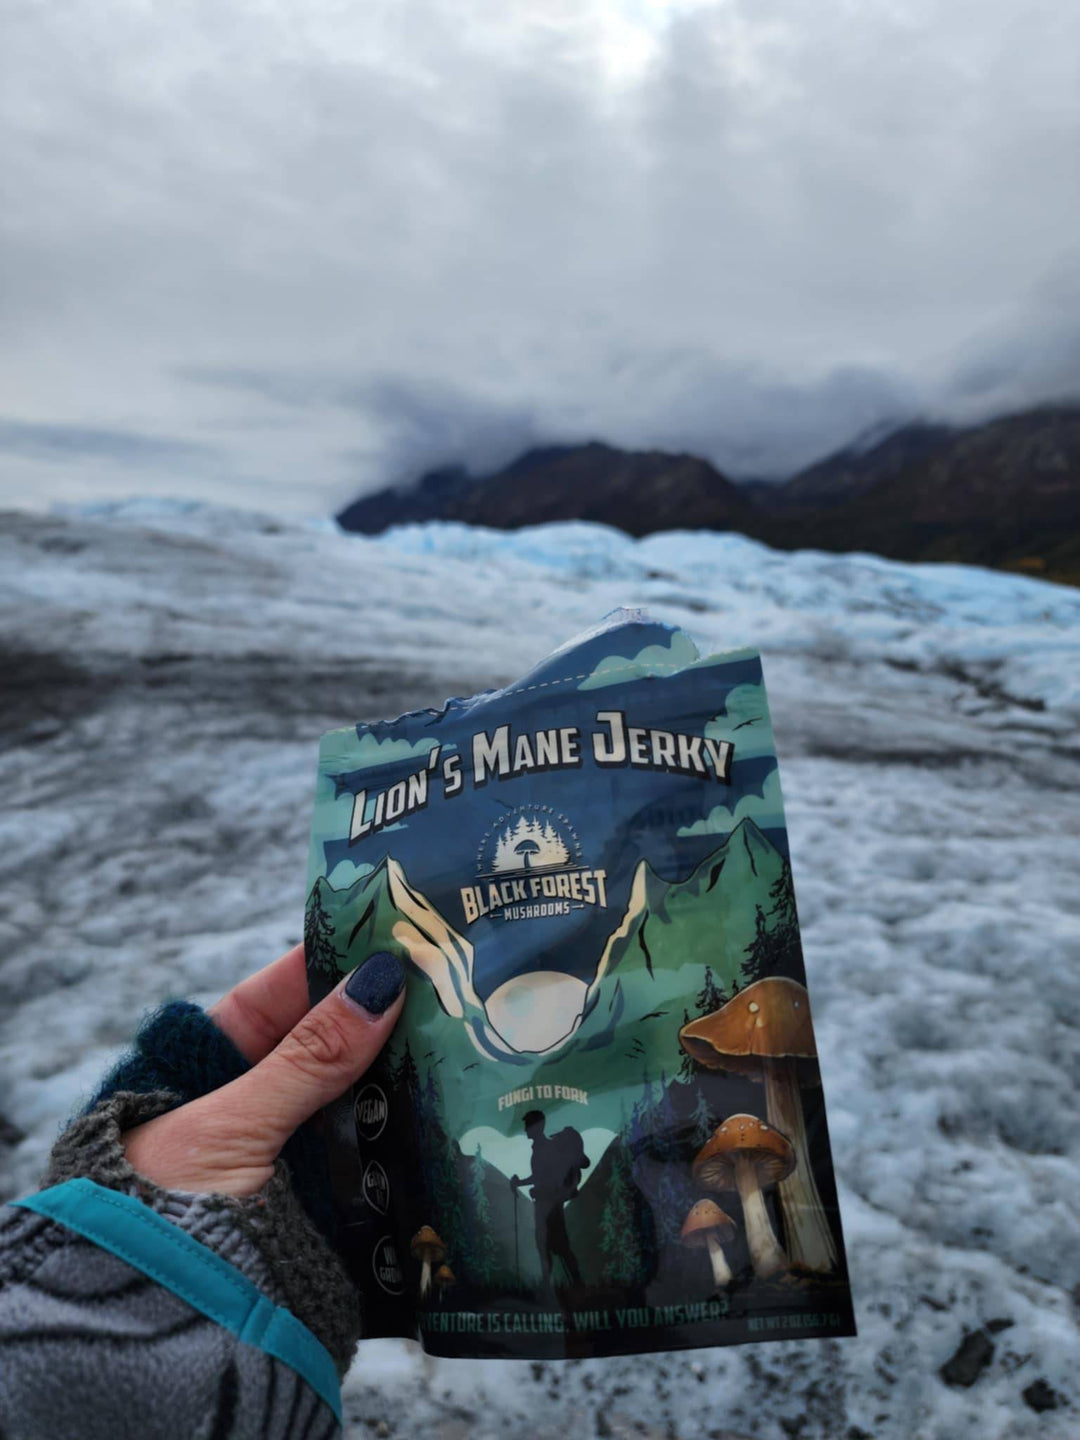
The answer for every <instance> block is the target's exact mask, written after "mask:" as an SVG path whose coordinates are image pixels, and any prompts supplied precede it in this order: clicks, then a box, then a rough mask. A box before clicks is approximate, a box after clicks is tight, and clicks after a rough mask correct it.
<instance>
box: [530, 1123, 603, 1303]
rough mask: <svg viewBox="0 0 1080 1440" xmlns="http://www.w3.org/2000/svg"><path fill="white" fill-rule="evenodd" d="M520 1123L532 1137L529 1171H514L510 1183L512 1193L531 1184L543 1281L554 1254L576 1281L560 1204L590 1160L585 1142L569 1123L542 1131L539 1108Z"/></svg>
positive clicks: (578, 1278)
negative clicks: (552, 1131) (555, 1130)
mask: <svg viewBox="0 0 1080 1440" xmlns="http://www.w3.org/2000/svg"><path fill="white" fill-rule="evenodd" d="M522 1123H523V1124H524V1126H525V1133H526V1135H528V1137H529V1139H530V1140H531V1141H532V1173H531V1174H530V1175H526V1176H525V1178H524V1179H519V1177H518V1176H517V1175H514V1176H513V1177H512V1178H511V1181H510V1187H511V1189H512V1190H513V1191H514V1192H515V1196H516V1192H517V1191H518V1189H520V1188H521V1187H522V1186H525V1185H531V1186H532V1199H533V1219H534V1222H535V1226H536V1248H537V1250H538V1251H539V1252H540V1270H541V1274H542V1277H543V1283H544V1284H545V1285H550V1284H551V1262H552V1260H553V1259H555V1258H558V1259H559V1260H561V1261H562V1263H563V1265H565V1267H566V1270H567V1272H568V1274H569V1276H570V1279H571V1280H572V1281H573V1282H574V1284H575V1285H580V1284H581V1270H580V1269H579V1267H578V1263H577V1258H576V1257H575V1255H574V1252H573V1250H571V1248H570V1237H569V1236H568V1235H567V1233H566V1216H565V1214H564V1213H563V1206H564V1205H565V1204H566V1203H567V1201H569V1200H572V1199H573V1198H574V1196H575V1195H576V1194H577V1193H578V1190H579V1188H580V1186H581V1172H582V1171H583V1170H587V1169H588V1168H589V1165H590V1163H591V1162H590V1160H589V1157H588V1156H587V1155H586V1154H585V1143H584V1141H583V1140H582V1138H581V1136H580V1135H579V1134H578V1132H577V1131H576V1130H575V1129H573V1127H572V1126H569V1125H568V1126H567V1127H566V1128H565V1129H564V1130H560V1131H559V1132H558V1134H556V1135H547V1134H545V1126H546V1124H547V1121H546V1120H545V1118H544V1112H543V1111H542V1110H530V1111H529V1112H528V1114H527V1115H525V1117H524V1119H523V1122H522Z"/></svg>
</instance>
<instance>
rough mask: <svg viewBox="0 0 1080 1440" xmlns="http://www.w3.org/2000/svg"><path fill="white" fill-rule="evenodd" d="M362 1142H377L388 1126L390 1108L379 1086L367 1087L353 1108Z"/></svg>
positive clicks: (358, 1096) (361, 1092)
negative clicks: (387, 1119)
mask: <svg viewBox="0 0 1080 1440" xmlns="http://www.w3.org/2000/svg"><path fill="white" fill-rule="evenodd" d="M353 1112H354V1114H355V1115H356V1129H357V1133H358V1134H359V1136H360V1139H361V1140H377V1139H378V1138H379V1136H380V1135H381V1134H382V1132H383V1130H384V1128H385V1126H386V1118H387V1116H388V1115H389V1113H390V1106H389V1104H388V1103H387V1100H386V1096H385V1095H384V1094H383V1092H382V1090H381V1088H380V1087H379V1086H378V1085H365V1086H364V1088H363V1089H362V1090H361V1091H360V1094H359V1095H357V1097H356V1105H355V1106H354V1107H353Z"/></svg>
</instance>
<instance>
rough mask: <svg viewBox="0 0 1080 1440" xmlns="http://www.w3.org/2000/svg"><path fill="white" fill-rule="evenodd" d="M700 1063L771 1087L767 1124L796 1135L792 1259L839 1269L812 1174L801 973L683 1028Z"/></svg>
mask: <svg viewBox="0 0 1080 1440" xmlns="http://www.w3.org/2000/svg"><path fill="white" fill-rule="evenodd" d="M679 1044H680V1045H681V1046H682V1048H683V1049H684V1050H685V1051H686V1053H687V1054H688V1055H689V1056H690V1057H691V1059H693V1060H696V1061H697V1062H698V1064H699V1065H704V1066H705V1067H706V1068H707V1069H709V1070H728V1071H732V1072H733V1073H735V1074H738V1075H745V1076H746V1077H747V1078H748V1079H750V1080H756V1081H758V1082H759V1083H763V1084H764V1086H765V1114H766V1116H767V1117H768V1121H769V1124H770V1125H772V1126H774V1127H775V1128H776V1129H777V1130H779V1131H780V1132H781V1133H782V1134H784V1135H787V1136H789V1137H790V1140H791V1144H792V1146H793V1148H794V1150H795V1168H794V1170H793V1171H792V1173H791V1174H790V1175H789V1176H788V1177H787V1179H785V1180H782V1181H781V1182H780V1189H779V1194H780V1210H781V1213H782V1215H783V1217H784V1229H785V1234H786V1238H787V1243H788V1249H789V1250H790V1252H791V1258H792V1261H793V1262H795V1263H796V1264H799V1265H802V1266H804V1267H805V1268H806V1269H807V1270H817V1271H821V1272H828V1271H829V1270H833V1269H835V1268H836V1263H837V1253H836V1243H835V1241H834V1240H833V1237H832V1231H831V1230H830V1229H829V1222H828V1220H827V1218H826V1215H825V1207H824V1206H823V1205H822V1203H821V1196H820V1195H819V1194H818V1188H817V1185H816V1183H815V1181H814V1172H813V1170H812V1168H811V1166H810V1152H809V1150H808V1148H807V1144H806V1125H805V1122H804V1119H803V1107H802V1096H801V1094H800V1087H802V1086H812V1085H820V1084H821V1070H820V1068H819V1066H818V1060H817V1046H816V1045H815V1043H814V1029H813V1025H812V1024H811V1021H810V997H809V996H808V995H807V993H806V989H805V987H804V986H802V985H800V984H799V983H798V981H797V980H788V979H787V978H786V977H784V976H780V975H771V976H768V977H767V978H766V979H764V980H756V981H755V982H754V984H753V985H748V986H747V987H746V989H745V990H741V991H740V992H739V993H738V994H737V995H736V996H735V997H734V998H733V999H731V1000H729V1001H728V1003H727V1004H726V1005H723V1006H721V1008H720V1009H719V1010H714V1011H713V1012H712V1014H711V1015H702V1016H701V1017H700V1019H698V1020H692V1021H691V1022H690V1024H689V1025H684V1026H683V1028H682V1029H681V1030H680V1031H679Z"/></svg>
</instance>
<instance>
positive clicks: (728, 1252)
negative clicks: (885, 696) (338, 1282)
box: [304, 611, 855, 1359]
mask: <svg viewBox="0 0 1080 1440" xmlns="http://www.w3.org/2000/svg"><path fill="white" fill-rule="evenodd" d="M432 698H433V700H437V699H438V697H432ZM357 705H358V707H360V706H362V705H363V697H362V696H358V697H357ZM795 863H796V864H797V859H796V862H795ZM304 938H305V949H306V955H307V967H308V983H309V989H310V993H311V998H312V1001H313V1002H314V1001H317V1000H319V999H321V998H322V997H323V996H324V995H326V994H328V993H329V991H330V990H331V989H332V988H333V987H334V986H335V985H336V984H337V983H338V982H339V981H340V980H341V978H342V977H343V976H344V975H346V974H348V973H349V972H350V971H352V970H353V969H355V968H356V967H357V966H360V965H363V964H364V963H365V961H367V960H368V959H369V958H370V957H371V956H372V955H375V954H378V953H380V952H386V951H389V952H391V953H392V954H394V955H396V956H398V957H399V958H400V959H401V961H402V962H403V964H404V967H405V970H406V975H407V985H406V1003H405V1009H404V1013H403V1015H402V1018H401V1020H400V1022H399V1023H398V1025H397V1027H396V1029H395V1031H394V1033H393V1035H392V1037H391V1039H390V1041H389V1042H388V1044H387V1045H386V1047H385V1049H384V1050H383V1052H382V1054H381V1055H380V1056H379V1058H378V1060H377V1061H376V1063H375V1064H374V1065H373V1066H372V1068H371V1069H370V1070H369V1071H368V1072H367V1073H366V1074H365V1075H364V1076H363V1077H362V1078H361V1079H360V1080H359V1081H358V1082H357V1084H356V1085H355V1086H354V1087H353V1088H352V1090H351V1092H350V1093H349V1094H347V1095H343V1096H342V1097H341V1098H340V1099H339V1100H337V1101H335V1102H334V1103H333V1104H331V1105H330V1106H328V1107H327V1110H326V1112H325V1114H324V1117H323V1124H322V1132H323V1134H324V1135H325V1138H326V1146H327V1154H328V1160H329V1166H330V1175H331V1180H332V1183H333V1191H334V1202H335V1210H336V1221H337V1226H338V1248H339V1250H340V1251H341V1253H342V1254H343V1255H344V1256H345V1258H346V1263H347V1264H348V1266H349V1269H350V1273H351V1275H352V1278H353V1280H354V1282H355V1284H356V1287H357V1290H358V1291H359V1298H360V1304H361V1307H362V1313H363V1317H364V1327H365V1334H366V1335H368V1336H371V1337H379V1336H395V1335H396V1336H406V1337H408V1338H412V1339H419V1340H420V1341H421V1342H422V1343H423V1345H424V1346H425V1348H426V1349H427V1350H429V1351H431V1352H432V1353H434V1354H439V1355H447V1356H463V1357H480V1358H483V1357H493V1356H503V1357H522V1358H535V1359H558V1358H563V1357H569V1356H585V1355H605V1354H626V1353H633V1352H637V1351H648V1350H670V1349H681V1348H689V1347H694V1346H705V1345H735V1344H746V1343H752V1342H755V1341H767V1340H777V1339H784V1340H792V1339H799V1338H805V1339H809V1338H814V1337H828V1338H836V1337H838V1336H847V1335H853V1334H854V1333H855V1327H854V1318H853V1310H852V1302H851V1293H850V1288H849V1282H848V1273H847V1264H846V1258H845V1253H844V1242H843V1233H842V1229H841V1224H840V1213H839V1207H838V1203H837V1195H836V1182H835V1177H834V1173H833V1167H832V1158H831V1153H830V1148H829V1139H828V1130H827V1125H826V1117H825V1101H824V1092H823V1088H822V1074H821V1065H822V1064H824V1065H825V1066H826V1068H827V1063H828V1057H827V1056H826V1057H824V1058H822V1057H819V1055H818V1048H817V1044H816V1041H815V1036H814V1030H813V1023H812V1019H811V1010H810V997H809V994H808V990H807V977H806V972H805V968H804V962H803V954H802V947H801V942H800V934H799V924H798V918H797V914H796V907H795V893H794V886H793V880H792V857H791V854H790V849H789V845H788V835H787V827H786V824H785V821H784V811H783V802H782V798H781V793H780V779H779V771H778V766H777V759H776V750H775V746H774V742H773V733H772V722H771V718H770V714H769V706H768V701H767V699H766V694H765V682H764V678H763V674H762V664H761V659H760V657H759V655H758V653H757V652H756V651H755V650H752V649H740V650H729V651H726V652H723V653H720V654H705V655H702V654H701V653H700V652H699V650H698V649H697V647H696V646H695V644H694V642H693V641H692V640H691V638H690V637H689V636H688V635H687V634H686V633H685V632H684V631H682V630H679V629H676V628H674V627H672V626H670V625H665V624H662V623H659V622H657V621H654V620H652V619H650V618H649V617H648V616H646V615H645V614H643V613H642V612H640V611H616V612H615V613H614V614H613V615H612V616H610V617H608V619H607V620H606V621H604V622H602V623H601V624H600V625H598V626H597V627H596V628H595V629H594V630H592V631H589V632H588V633H586V634H585V635H582V636H579V637H578V638H577V639H575V640H573V641H570V642H568V643H567V644H565V645H563V646H562V647H560V648H559V649H558V650H556V651H555V652H554V653H553V654H552V655H550V656H548V657H547V658H546V659H545V660H542V661H541V662H540V663H539V664H537V665H536V666H535V667H534V668H533V669H532V670H531V671H530V672H529V673H528V674H527V675H525V676H523V677H522V678H521V679H520V680H518V681H516V682H515V683H513V684H510V685H507V686H505V687H504V688H502V689H498V690H491V691H487V692H485V693H483V694H480V695H475V696H472V697H471V698H468V699H460V698H458V699H451V700H448V701H446V702H445V703H444V704H440V705H438V706H433V708H431V709H427V710H419V711H414V712H412V713H411V714H408V715H403V716H401V717H399V718H398V719H397V720H388V721H378V722H362V723H359V724H354V725H350V726H348V727H347V728H344V729H340V730H334V731H332V732H330V733H329V734H328V735H325V736H324V737H323V739H322V742H321V744H320V748H319V762H318V773H317V785H316V796H315V812H314V821H313V826H312V843H311V859H310V866H309V873H308V881H307V908H306V916H305V929H304Z"/></svg>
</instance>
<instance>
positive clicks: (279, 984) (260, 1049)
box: [207, 943, 311, 1065]
mask: <svg viewBox="0 0 1080 1440" xmlns="http://www.w3.org/2000/svg"><path fill="white" fill-rule="evenodd" d="M310 1008H311V1002H310V1000H309V999H308V986H307V971H306V969H305V966H304V946H303V944H302V943H301V944H300V945H294V946H293V948H292V949H291V950H288V951H286V953H285V954H284V955H282V956H281V958H280V959H278V960H273V961H271V963H270V964H269V965H264V966H263V968H262V969H261V970H256V972H255V974H254V975H249V976H248V977H247V979H246V980H241V981H240V984H239V985H236V986H234V987H233V989H232V990H230V991H229V993H228V994H227V995H223V996H222V998H221V999H220V1000H219V1001H218V1002H217V1004H216V1005H213V1006H211V1008H210V1010H209V1011H208V1012H207V1013H208V1014H209V1016H210V1018H211V1020H213V1021H214V1023H215V1025H217V1027H218V1029H219V1030H224V1032H225V1034H226V1035H227V1036H228V1037H229V1039H230V1040H231V1041H232V1042H233V1044H234V1045H235V1046H236V1048H237V1049H238V1050H239V1051H240V1053H241V1055H243V1057H244V1059H245V1060H247V1061H249V1062H250V1063H251V1064H252V1065H257V1064H258V1062H259V1061H260V1060H262V1059H264V1058H265V1057H266V1056H267V1055H269V1054H270V1052H271V1050H273V1048H274V1047H275V1045H277V1043H278V1042H279V1041H280V1040H282V1039H283V1038H284V1037H285V1036H286V1035H287V1034H288V1033H289V1031H290V1030H291V1029H292V1028H293V1026H294V1025H296V1024H298V1023H299V1021H300V1020H302V1019H303V1017H304V1016H305V1015H306V1014H307V1012H308V1010H309V1009H310Z"/></svg>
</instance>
